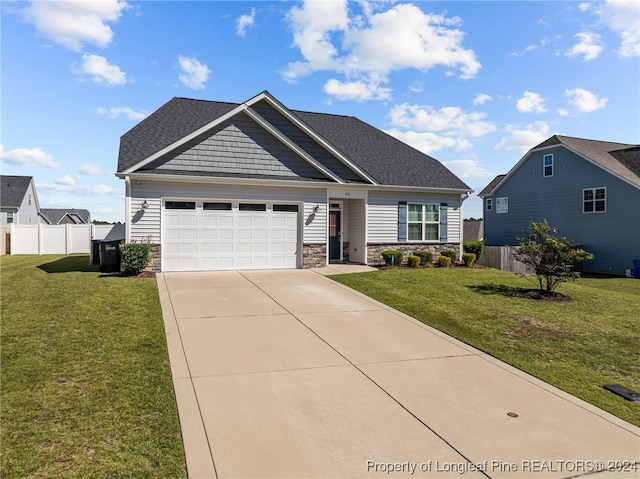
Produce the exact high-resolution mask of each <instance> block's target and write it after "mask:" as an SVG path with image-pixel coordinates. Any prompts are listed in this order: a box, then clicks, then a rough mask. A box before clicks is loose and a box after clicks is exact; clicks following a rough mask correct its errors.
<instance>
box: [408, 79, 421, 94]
mask: <svg viewBox="0 0 640 479" xmlns="http://www.w3.org/2000/svg"><path fill="white" fill-rule="evenodd" d="M409 90H411V91H412V92H413V93H422V92H423V91H424V83H422V82H421V81H415V82H413V83H412V84H411V86H410V87H409Z"/></svg>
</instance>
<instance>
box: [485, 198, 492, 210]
mask: <svg viewBox="0 0 640 479" xmlns="http://www.w3.org/2000/svg"><path fill="white" fill-rule="evenodd" d="M486 205H487V206H486V208H487V211H491V210H492V209H493V200H492V199H491V198H487V203H486Z"/></svg>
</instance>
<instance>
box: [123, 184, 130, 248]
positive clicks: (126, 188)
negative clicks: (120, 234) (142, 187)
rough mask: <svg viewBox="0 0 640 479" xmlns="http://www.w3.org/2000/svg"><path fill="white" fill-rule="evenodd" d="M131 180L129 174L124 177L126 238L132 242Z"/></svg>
mask: <svg viewBox="0 0 640 479" xmlns="http://www.w3.org/2000/svg"><path fill="white" fill-rule="evenodd" d="M130 219H131V180H130V179H129V175H127V176H125V177H124V238H125V242H127V243H131V226H130V225H131V222H130Z"/></svg>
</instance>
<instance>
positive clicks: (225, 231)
mask: <svg viewBox="0 0 640 479" xmlns="http://www.w3.org/2000/svg"><path fill="white" fill-rule="evenodd" d="M162 224H163V231H162V270H163V271H213V270H230V269H231V270H233V269H276V268H295V267H296V266H297V249H298V248H297V246H298V205H292V204H281V203H243V202H232V201H229V202H220V201H218V202H207V201H204V202H203V201H166V202H165V204H164V211H163V220H162Z"/></svg>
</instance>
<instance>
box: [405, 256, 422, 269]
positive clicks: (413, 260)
mask: <svg viewBox="0 0 640 479" xmlns="http://www.w3.org/2000/svg"><path fill="white" fill-rule="evenodd" d="M407 265H409V267H410V268H417V267H418V266H420V256H416V255H415V254H412V255H409V256H407Z"/></svg>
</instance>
